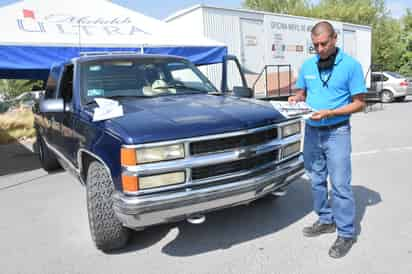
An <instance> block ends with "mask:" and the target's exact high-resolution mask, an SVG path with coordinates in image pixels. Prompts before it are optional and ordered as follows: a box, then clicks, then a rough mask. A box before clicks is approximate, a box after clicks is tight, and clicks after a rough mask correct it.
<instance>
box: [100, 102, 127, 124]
mask: <svg viewBox="0 0 412 274" xmlns="http://www.w3.org/2000/svg"><path fill="white" fill-rule="evenodd" d="M94 100H95V101H96V103H97V105H98V107H97V108H95V109H94V114H93V122H97V121H102V120H108V119H111V118H116V117H120V116H123V107H122V106H121V105H119V102H118V101H115V100H111V99H105V98H95V99H94Z"/></svg>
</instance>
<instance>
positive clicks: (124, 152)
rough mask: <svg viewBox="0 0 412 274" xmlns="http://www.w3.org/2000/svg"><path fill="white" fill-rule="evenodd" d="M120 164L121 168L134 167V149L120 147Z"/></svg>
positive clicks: (135, 160)
mask: <svg viewBox="0 0 412 274" xmlns="http://www.w3.org/2000/svg"><path fill="white" fill-rule="evenodd" d="M120 162H121V163H122V166H135V165H136V163H137V159H136V149H134V148H124V147H122V149H121V152H120Z"/></svg>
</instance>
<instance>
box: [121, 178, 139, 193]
mask: <svg viewBox="0 0 412 274" xmlns="http://www.w3.org/2000/svg"><path fill="white" fill-rule="evenodd" d="M122 186H123V192H136V191H138V190H139V178H138V177H137V176H128V175H122Z"/></svg>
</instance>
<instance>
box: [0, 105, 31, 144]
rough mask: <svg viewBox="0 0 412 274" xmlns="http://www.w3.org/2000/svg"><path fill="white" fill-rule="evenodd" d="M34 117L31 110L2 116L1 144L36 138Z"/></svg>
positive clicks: (21, 110) (7, 113) (0, 122)
mask: <svg viewBox="0 0 412 274" xmlns="http://www.w3.org/2000/svg"><path fill="white" fill-rule="evenodd" d="M33 122H34V116H33V113H32V111H31V110H30V109H18V110H15V111H11V112H6V113H3V114H0V144H7V143H12V142H15V141H17V140H22V139H30V138H34V136H35V131H34V128H33Z"/></svg>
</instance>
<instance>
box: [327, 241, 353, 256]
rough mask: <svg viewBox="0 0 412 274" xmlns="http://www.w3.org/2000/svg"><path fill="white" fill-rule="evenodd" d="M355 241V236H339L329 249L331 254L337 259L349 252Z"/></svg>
mask: <svg viewBox="0 0 412 274" xmlns="http://www.w3.org/2000/svg"><path fill="white" fill-rule="evenodd" d="M355 242H356V239H355V238H343V237H340V236H338V238H337V239H336V241H335V242H334V243H333V245H332V247H331V248H330V249H329V256H331V257H332V258H335V259H338V258H342V257H343V256H345V255H346V254H347V253H348V251H349V250H350V248H351V247H352V245H353V244H354V243H355Z"/></svg>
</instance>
